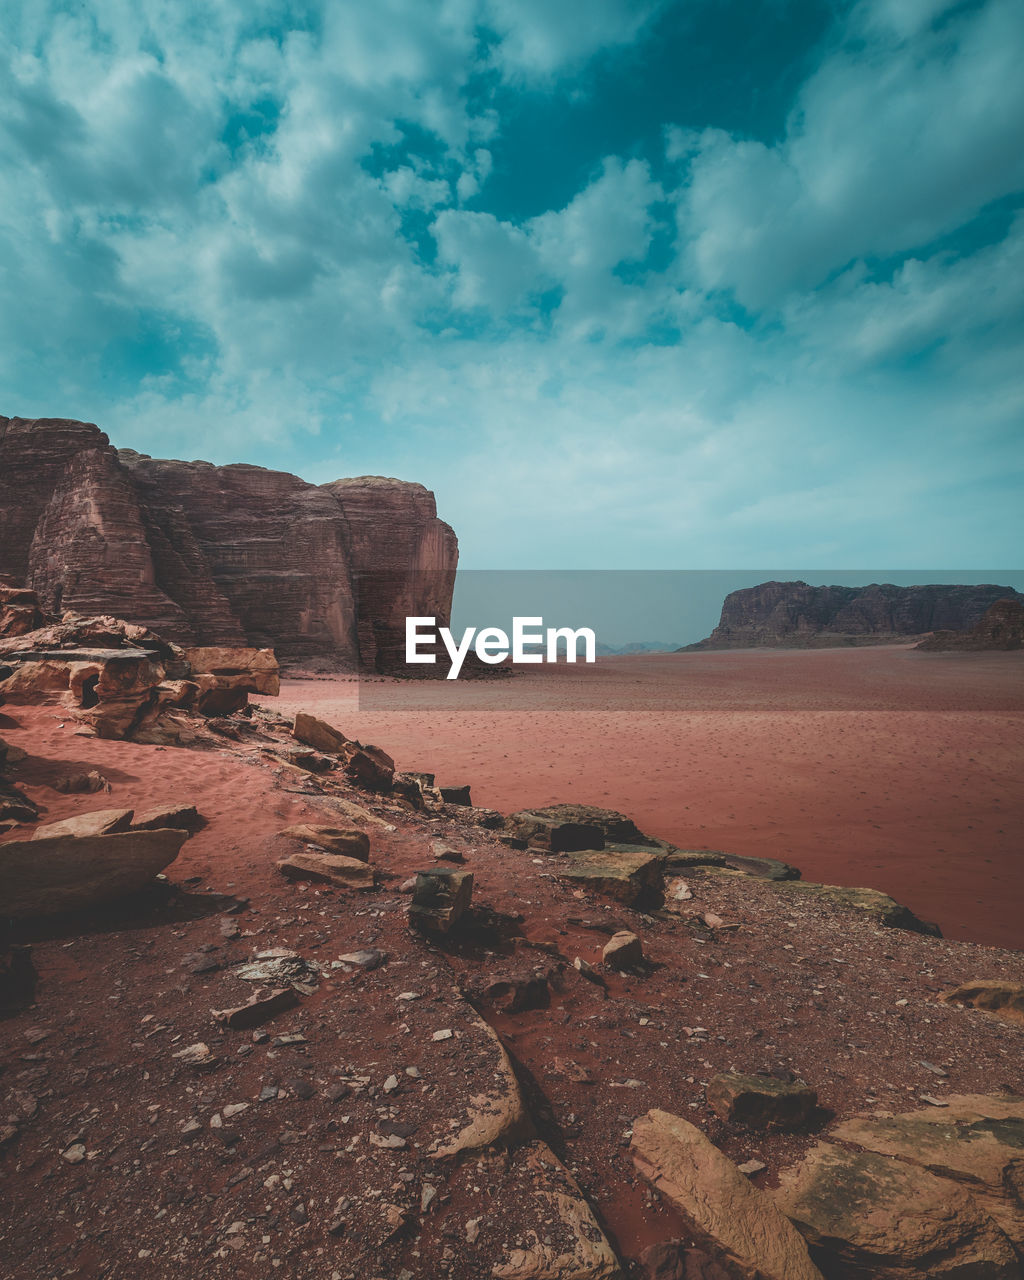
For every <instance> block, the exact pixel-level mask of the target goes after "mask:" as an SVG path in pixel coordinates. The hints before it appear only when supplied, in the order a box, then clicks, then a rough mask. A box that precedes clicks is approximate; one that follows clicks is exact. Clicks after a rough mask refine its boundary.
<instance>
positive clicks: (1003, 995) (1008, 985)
mask: <svg viewBox="0 0 1024 1280" xmlns="http://www.w3.org/2000/svg"><path fill="white" fill-rule="evenodd" d="M942 999H943V1000H945V1001H946V1003H947V1004H966V1005H970V1007H971V1008H972V1009H984V1011H985V1012H986V1013H993V1014H995V1015H996V1017H998V1018H1002V1019H1003V1020H1004V1021H1005V1022H1016V1023H1024V984H1022V983H1020V982H1008V981H1006V980H1004V979H1001V978H976V979H975V980H974V981H973V982H964V983H961V985H960V986H959V987H955V988H954V989H953V990H952V991H947V992H946V993H945V994H944V995H943V997H942Z"/></svg>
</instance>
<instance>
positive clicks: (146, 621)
mask: <svg viewBox="0 0 1024 1280" xmlns="http://www.w3.org/2000/svg"><path fill="white" fill-rule="evenodd" d="M457 559H458V545H457V542H456V539H455V535H454V533H453V532H452V530H451V529H450V528H449V527H448V525H446V524H444V523H443V522H442V521H441V520H439V519H438V518H437V511H436V507H435V504H434V498H433V495H432V494H431V493H430V492H429V491H428V490H426V489H424V488H423V486H422V485H418V484H407V483H405V482H403V481H400V480H394V479H386V478H382V477H376V476H368V477H367V476H364V477H361V478H359V479H356V480H340V481H335V482H333V483H332V484H328V485H321V486H317V485H313V484H308V483H307V482H306V481H304V480H301V479H299V477H297V476H293V475H289V474H287V473H284V472H278V471H268V470H265V469H263V468H261V467H253V466H245V465H235V466H225V467H216V466H213V465H211V464H210V463H208V462H175V461H162V460H159V459H155V458H150V457H147V456H145V455H143V454H139V453H136V452H134V451H132V450H128V449H125V450H121V451H120V452H118V451H117V450H115V449H113V448H111V446H110V443H109V441H108V439H107V437H106V435H104V433H103V432H101V431H100V430H99V429H98V428H97V427H95V426H94V425H92V424H91V423H82V422H71V421H67V420H64V419H49V418H45V419H37V420H35V421H28V420H26V419H21V418H0V575H8V577H7V578H6V579H5V581H6V583H7V584H8V585H9V586H10V587H11V588H13V589H22V588H28V589H29V590H34V591H36V592H37V593H38V595H39V600H40V603H41V604H42V606H43V608H44V609H47V610H49V611H50V612H51V613H56V614H59V613H60V612H62V611H63V610H66V609H72V610H76V611H78V612H82V613H89V612H92V613H115V614H117V615H118V616H119V617H123V618H126V619H128V620H129V621H131V622H136V623H140V624H142V625H144V626H147V627H150V628H152V629H154V630H157V631H159V632H160V634H161V635H162V636H164V637H166V638H167V639H168V640H171V641H174V642H176V643H178V644H181V645H185V646H188V647H205V648H210V647H213V646H226V647H250V648H258V649H274V650H275V651H276V653H277V655H278V658H279V659H280V660H281V661H282V662H285V663H291V664H293V665H294V664H300V663H301V664H312V665H315V666H318V667H321V668H323V669H336V668H356V667H362V668H363V669H369V670H390V669H393V668H394V667H396V666H397V665H399V664H400V662H401V660H402V658H403V656H404V619H405V616H406V615H407V614H417V615H419V614H422V615H427V616H434V617H436V618H438V620H439V623H441V624H443V623H445V622H447V620H448V617H449V613H450V606H451V595H452V588H453V584H454V578H455V567H456V563H457ZM5 617H6V614H5Z"/></svg>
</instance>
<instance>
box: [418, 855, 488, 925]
mask: <svg viewBox="0 0 1024 1280" xmlns="http://www.w3.org/2000/svg"><path fill="white" fill-rule="evenodd" d="M472 894H473V873H472V871H457V870H451V871H449V870H447V869H444V870H442V869H440V868H437V869H434V870H431V871H419V872H417V874H416V886H415V888H414V889H413V891H412V904H411V906H410V907H409V923H410V925H414V926H415V927H417V928H420V929H426V930H428V931H429V932H431V933H448V932H450V930H451V929H452V928H453V927H454V926H455V925H456V924H458V922H459V920H460V919H461V918H462V916H463V915H464V914H465V912H466V909H467V907H468V906H469V902H470V898H471V897H472Z"/></svg>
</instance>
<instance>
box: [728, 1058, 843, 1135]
mask: <svg viewBox="0 0 1024 1280" xmlns="http://www.w3.org/2000/svg"><path fill="white" fill-rule="evenodd" d="M707 1098H708V1105H709V1106H710V1107H711V1109H712V1110H713V1111H714V1112H715V1113H716V1114H717V1115H719V1116H721V1118H722V1119H723V1120H727V1121H728V1122H729V1123H730V1124H740V1125H745V1126H746V1127H747V1128H750V1129H759V1130H769V1131H771V1130H794V1129H802V1128H803V1127H804V1126H805V1125H806V1124H807V1122H808V1121H809V1120H810V1119H811V1116H812V1115H813V1114H814V1111H815V1109H816V1107H817V1105H818V1095H817V1093H816V1092H815V1091H814V1090H813V1089H812V1088H811V1087H810V1086H809V1085H806V1084H804V1082H803V1081H802V1080H796V1081H793V1082H792V1083H788V1082H787V1081H784V1080H776V1079H775V1078H774V1077H773V1076H748V1075H742V1074H741V1073H740V1072H738V1071H724V1072H722V1073H721V1074H720V1075H717V1076H714V1077H713V1078H712V1079H711V1081H710V1083H709V1084H708V1091H707Z"/></svg>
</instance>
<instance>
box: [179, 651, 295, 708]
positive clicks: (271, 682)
mask: <svg viewBox="0 0 1024 1280" xmlns="http://www.w3.org/2000/svg"><path fill="white" fill-rule="evenodd" d="M185 658H186V660H187V662H188V664H189V666H190V667H191V669H192V674H193V675H211V676H216V678H217V682H218V685H219V686H220V687H221V688H225V689H238V690H243V691H244V692H246V693H262V694H268V695H270V696H272V697H274V696H276V695H277V694H279V693H280V692H281V681H280V673H279V670H278V665H277V657H276V655H275V654H274V650H273V649H249V648H243V647H241V646H238V647H230V648H228V647H224V646H220V647H209V646H207V647H198V648H186V650H185Z"/></svg>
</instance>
